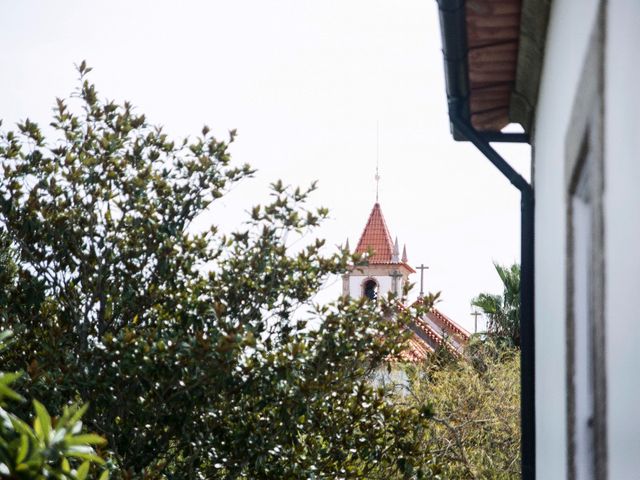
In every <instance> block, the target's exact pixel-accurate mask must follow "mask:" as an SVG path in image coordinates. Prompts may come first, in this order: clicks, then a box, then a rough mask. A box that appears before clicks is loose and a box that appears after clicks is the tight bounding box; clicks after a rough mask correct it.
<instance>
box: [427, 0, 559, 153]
mask: <svg viewBox="0 0 640 480" xmlns="http://www.w3.org/2000/svg"><path fill="white" fill-rule="evenodd" d="M437 1H438V7H439V14H440V31H441V36H442V53H443V60H444V71H445V84H446V91H447V100H448V108H449V119H450V130H451V134H452V136H453V138H454V140H457V141H467V138H466V137H465V136H464V135H463V134H462V133H461V132H460V131H458V129H457V128H456V127H455V122H454V121H453V119H454V118H458V119H461V120H463V121H464V122H465V123H467V124H470V123H471V121H470V106H469V99H470V94H469V61H468V45H467V24H466V14H465V0H437ZM550 1H551V0H522V11H521V17H520V29H519V32H520V33H519V47H518V56H517V63H516V78H515V82H514V87H513V89H512V92H511V98H510V102H509V119H510V121H512V122H516V123H520V124H521V125H522V127H523V129H524V131H525V133H523V134H513V133H503V132H500V131H483V132H480V133H481V134H482V136H483V137H484V138H485V140H486V141H489V142H528V141H529V132H531V129H532V125H533V118H534V116H535V106H536V103H537V96H538V89H539V83H540V75H541V71H542V58H543V52H544V44H545V38H546V28H547V24H548V16H549V7H550Z"/></svg>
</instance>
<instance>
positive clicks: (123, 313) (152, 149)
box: [0, 62, 427, 479]
mask: <svg viewBox="0 0 640 480" xmlns="http://www.w3.org/2000/svg"><path fill="white" fill-rule="evenodd" d="M89 70H90V69H89V68H87V67H86V65H85V64H84V62H83V64H81V65H80V67H79V73H80V77H81V79H80V87H79V89H78V91H77V92H76V93H75V94H74V95H73V96H72V98H71V100H62V99H58V100H57V104H56V107H55V109H54V118H53V122H52V123H51V129H50V130H48V131H46V133H45V130H43V129H42V128H40V127H39V126H38V125H37V124H36V123H34V122H32V121H30V120H25V121H24V122H22V123H20V124H18V128H17V131H5V132H2V133H0V162H1V168H2V175H3V180H2V182H1V183H0V228H1V229H2V234H3V235H2V236H0V239H2V241H3V242H4V243H3V245H2V247H3V248H6V249H8V251H9V252H11V253H10V254H11V255H12V256H13V257H14V258H15V262H14V263H15V266H14V267H13V269H12V271H9V270H7V271H5V272H0V282H2V284H3V286H4V287H5V288H4V289H3V291H2V293H0V302H1V303H0V312H2V313H1V315H2V317H1V318H2V322H3V323H4V324H5V325H8V326H9V327H11V328H12V329H13V330H14V331H15V332H16V344H15V346H14V348H12V349H10V350H8V351H6V352H4V353H2V357H1V358H0V362H1V363H2V365H7V368H11V369H19V368H24V369H26V370H27V372H28V374H29V375H28V381H27V382H26V383H25V385H24V386H23V387H24V388H26V389H28V390H29V391H30V392H31V393H32V394H33V395H34V396H35V397H36V398H40V399H42V400H43V402H44V403H45V404H46V405H47V406H48V407H50V408H53V409H55V410H60V409H61V407H62V406H63V405H64V404H65V403H66V402H67V400H68V399H82V400H84V401H89V402H90V405H91V407H90V409H89V411H88V413H87V415H86V419H87V422H88V423H89V425H90V428H91V429H92V430H94V431H97V432H99V433H100V434H102V435H104V436H105V437H106V438H107V439H108V440H109V448H110V449H111V455H112V457H113V459H114V461H115V462H116V464H117V465H118V466H119V468H120V469H121V472H122V475H123V476H125V477H127V478H128V477H139V476H145V478H162V477H171V478H173V477H181V478H182V477H184V478H195V477H205V478H278V479H279V478H378V477H383V476H384V477H387V476H390V475H402V476H410V475H417V474H418V473H417V472H420V465H421V463H423V462H424V461H426V459H425V456H426V455H427V453H425V452H424V450H423V449H421V447H420V445H419V443H418V440H417V439H418V438H419V437H420V436H419V435H415V432H416V431H420V429H421V428H422V425H423V423H424V421H425V419H426V417H427V415H426V413H425V410H424V409H420V408H418V407H416V406H415V405H413V406H406V407H397V406H393V405H392V404H391V403H390V402H389V401H388V393H387V392H386V391H384V390H382V389H378V388H376V387H375V385H374V384H373V383H372V382H371V381H370V380H369V378H370V376H369V375H370V374H371V372H373V371H374V370H376V369H378V368H381V366H383V365H384V364H385V363H386V362H387V361H388V360H389V359H392V358H393V357H394V356H395V355H396V354H397V353H398V352H399V351H400V349H401V348H402V346H403V340H404V338H405V333H403V332H404V330H403V323H404V322H406V321H407V318H406V316H407V315H408V313H406V312H398V311H396V309H395V307H394V303H393V302H386V301H384V300H380V301H379V302H378V303H375V304H372V303H364V302H352V301H349V300H348V299H341V300H339V301H337V303H335V304H333V305H328V306H322V307H320V306H316V305H314V304H313V296H314V295H315V293H316V292H317V291H318V289H319V288H320V287H321V286H322V284H323V282H324V281H325V280H326V279H327V277H328V276H330V275H333V274H338V273H342V272H344V271H345V269H346V268H347V267H348V265H349V264H350V263H352V262H354V261H357V260H358V259H354V258H351V257H350V256H349V255H348V253H347V252H344V251H341V252H336V253H334V254H331V255H328V256H327V255H325V254H323V253H322V252H321V250H322V247H323V242H322V241H321V240H310V239H309V238H308V232H309V230H311V229H313V228H314V227H316V226H317V225H318V224H319V222H320V221H321V220H322V219H323V218H324V217H326V215H327V212H326V210H325V209H322V208H319V209H311V208H309V207H307V203H306V202H307V198H308V195H309V194H310V193H311V191H312V190H313V188H314V187H311V188H310V189H306V190H301V189H292V188H288V187H285V186H284V185H283V184H282V183H281V182H276V183H274V184H273V185H272V190H273V192H272V200H271V203H269V204H267V205H265V206H256V207H254V208H253V209H252V210H251V212H250V213H249V218H248V220H247V222H246V223H245V224H244V226H243V227H242V228H240V230H238V231H236V232H234V233H231V234H228V235H224V234H222V233H220V232H219V231H218V229H217V228H216V227H215V226H211V227H210V228H208V229H206V230H205V231H203V232H200V233H196V232H194V231H193V230H192V229H191V228H190V226H191V224H192V222H193V221H194V220H195V219H196V218H197V217H198V216H199V215H200V214H202V213H203V212H205V211H207V209H208V208H209V207H210V205H211V204H212V203H213V202H214V201H215V200H216V199H218V198H219V197H221V196H222V195H224V194H225V192H226V191H227V190H228V189H229V188H230V187H231V186H232V185H233V184H234V183H236V182H238V181H240V180H242V179H245V178H246V177H248V176H250V175H251V174H252V172H253V171H252V169H251V168H250V167H249V166H246V165H245V166H234V165H233V164H232V163H231V159H230V156H229V152H228V148H229V143H230V142H231V141H233V139H234V132H231V134H230V137H229V139H228V140H219V139H217V138H216V137H214V136H213V135H212V133H211V132H210V131H209V129H208V128H206V127H205V128H203V130H202V133H201V135H200V136H198V137H196V138H194V139H184V140H181V141H173V140H171V139H170V138H169V137H168V136H167V135H166V134H165V133H164V132H163V131H162V129H161V128H160V127H155V126H153V125H151V124H149V123H148V122H147V120H146V118H145V117H144V115H141V114H138V113H137V112H136V111H135V109H134V108H132V106H131V105H130V104H128V103H124V104H122V105H120V104H117V103H115V102H112V101H104V100H101V99H100V97H99V95H98V93H97V91H96V89H95V87H94V85H93V84H92V83H91V82H90V81H89V80H88V78H87V74H88V72H89ZM297 238H303V242H298V241H297ZM291 245H296V247H295V248H293V247H292V246H291ZM300 245H304V246H300ZM391 316H393V317H394V318H395V321H389V318H390V317H391Z"/></svg>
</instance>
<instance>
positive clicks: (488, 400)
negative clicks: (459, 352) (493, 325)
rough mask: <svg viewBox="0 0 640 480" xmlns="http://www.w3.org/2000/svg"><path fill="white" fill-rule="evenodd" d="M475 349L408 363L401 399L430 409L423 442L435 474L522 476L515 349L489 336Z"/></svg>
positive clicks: (450, 479) (451, 478)
mask: <svg viewBox="0 0 640 480" xmlns="http://www.w3.org/2000/svg"><path fill="white" fill-rule="evenodd" d="M476 341H477V340H476ZM473 351H474V354H473V358H461V359H452V358H449V360H448V361H443V359H442V358H436V357H434V358H433V359H431V360H430V361H429V362H427V364H426V365H423V366H419V367H411V368H409V369H408V374H409V379H410V385H411V387H410V391H411V394H410V395H409V396H407V397H406V399H405V400H404V401H406V402H408V403H409V404H414V405H417V406H418V405H429V409H430V410H431V411H432V421H431V422H430V423H429V424H428V429H427V431H426V432H425V435H424V437H423V442H424V443H423V447H424V448H425V449H426V450H428V451H429V452H430V454H431V455H432V460H431V472H432V474H433V475H434V476H437V478H443V479H448V480H456V479H504V480H507V479H508V480H512V479H515V478H520V427H519V411H520V410H519V408H520V389H519V385H520V383H519V378H520V377H519V375H520V363H519V355H518V353H519V352H518V351H517V350H515V349H505V348H504V347H498V346H496V345H494V344H493V343H492V342H490V341H489V342H480V344H478V345H475V346H474V348H473Z"/></svg>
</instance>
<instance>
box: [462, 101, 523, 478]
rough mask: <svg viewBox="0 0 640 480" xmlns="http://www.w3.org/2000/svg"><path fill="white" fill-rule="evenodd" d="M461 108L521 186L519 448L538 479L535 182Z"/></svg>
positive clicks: (474, 138) (480, 144)
mask: <svg viewBox="0 0 640 480" xmlns="http://www.w3.org/2000/svg"><path fill="white" fill-rule="evenodd" d="M461 108H462V101H461V100H460V99H457V98H451V99H450V100H449V115H450V119H451V122H452V123H453V125H454V126H455V128H456V129H457V130H458V131H459V132H460V133H462V134H463V135H464V136H465V137H466V138H467V140H469V141H471V142H472V143H473V144H474V145H475V146H476V148H477V149H478V150H480V151H481V152H482V153H483V154H484V156H485V157H487V158H488V159H489V161H490V162H491V163H493V164H494V165H495V167H496V168H497V169H498V170H500V172H501V173H502V174H503V175H504V176H505V177H507V178H508V179H509V181H510V182H511V184H512V185H513V186H514V187H516V188H517V189H518V190H520V209H521V220H520V222H521V223H520V262H521V270H520V370H521V373H520V434H521V444H520V451H521V455H522V459H521V461H522V480H535V478H536V463H535V460H536V455H535V452H536V423H535V418H536V417H535V415H536V408H535V343H534V340H535V330H534V284H533V282H534V234H535V232H534V209H535V200H534V193H533V188H532V186H531V185H530V184H529V183H528V182H527V181H526V180H525V179H524V178H522V176H521V175H520V174H519V173H518V172H516V171H515V170H514V169H513V168H512V167H511V165H509V164H508V163H507V162H506V161H505V160H504V158H502V156H500V154H499V153H498V152H496V151H495V150H494V149H493V147H491V145H489V142H488V141H487V139H486V138H484V137H483V134H482V133H480V132H478V131H476V130H475V128H473V127H472V126H471V125H470V124H469V123H468V122H467V121H466V120H464V119H463V117H462V115H461V111H462V110H461Z"/></svg>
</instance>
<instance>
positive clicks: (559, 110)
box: [534, 0, 621, 480]
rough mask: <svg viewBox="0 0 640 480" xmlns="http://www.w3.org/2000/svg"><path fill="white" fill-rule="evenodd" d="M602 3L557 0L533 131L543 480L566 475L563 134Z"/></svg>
mask: <svg viewBox="0 0 640 480" xmlns="http://www.w3.org/2000/svg"><path fill="white" fill-rule="evenodd" d="M597 4H598V2H597V0H554V1H553V2H552V7H551V15H550V22H549V27H548V32H547V35H548V36H547V45H546V51H545V58H544V65H543V70H542V78H541V84H540V97H539V103H538V107H537V116H536V123H535V130H534V132H535V138H534V141H535V149H534V187H535V192H536V227H535V228H536V242H535V259H536V266H535V268H536V279H535V291H536V300H535V308H536V320H535V322H536V323H535V328H536V459H537V465H536V475H537V478H539V479H541V480H548V479H560V478H566V475H567V472H566V466H567V435H566V391H567V390H566V381H565V368H563V367H564V365H565V364H566V360H565V319H566V316H565V305H566V299H565V297H566V295H565V282H566V258H565V255H566V230H565V220H566V206H565V196H564V195H565V193H564V185H565V183H564V182H565V179H564V158H565V135H566V133H567V126H568V124H569V118H570V114H571V111H572V108H573V102H574V92H575V91H576V87H577V85H578V80H579V77H580V73H581V71H582V67H583V62H584V58H585V53H586V49H587V44H588V41H589V37H590V34H591V30H592V27H593V24H594V21H595V18H596V12H597ZM612 478H618V477H612ZM620 478H621V477H620Z"/></svg>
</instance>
